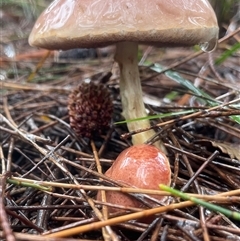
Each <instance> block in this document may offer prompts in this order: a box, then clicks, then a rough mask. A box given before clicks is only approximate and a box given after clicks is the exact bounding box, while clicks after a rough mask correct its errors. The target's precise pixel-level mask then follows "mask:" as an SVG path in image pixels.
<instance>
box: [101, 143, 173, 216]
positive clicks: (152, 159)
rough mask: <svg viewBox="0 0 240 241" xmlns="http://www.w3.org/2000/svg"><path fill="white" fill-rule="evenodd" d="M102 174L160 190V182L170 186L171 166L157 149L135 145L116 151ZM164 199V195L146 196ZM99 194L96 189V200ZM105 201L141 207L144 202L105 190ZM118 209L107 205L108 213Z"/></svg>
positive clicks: (139, 186) (119, 180) (128, 183)
mask: <svg viewBox="0 0 240 241" xmlns="http://www.w3.org/2000/svg"><path fill="white" fill-rule="evenodd" d="M105 175H106V176H107V177H110V178H111V179H113V180H115V181H118V182H119V183H121V184H123V185H127V186H132V187H136V188H144V189H153V190H159V184H165V185H170V183H171V169H170V165H169V161H168V158H167V157H166V155H165V154H164V153H163V152H162V151H160V150H159V149H158V148H156V147H155V146H152V145H146V144H141V145H135V146H131V147H129V148H127V149H125V150H124V151H123V152H121V153H120V154H119V156H118V157H117V159H116V160H115V161H114V163H113V165H112V166H111V167H110V168H109V169H108V170H107V171H106V173H105ZM149 196H151V197H154V198H156V199H158V200H159V201H161V200H163V198H164V197H163V196H159V195H149ZM100 197H101V195H100V192H98V195H97V199H98V200H101V199H100ZM106 200H107V202H108V203H112V204H118V205H124V206H128V207H135V208H140V207H143V206H144V205H143V204H142V203H141V202H140V201H138V200H137V199H136V198H134V197H133V196H130V195H129V194H126V193H122V192H114V191H107V192H106ZM116 211H119V209H117V208H113V207H111V208H109V212H110V213H114V212H116Z"/></svg>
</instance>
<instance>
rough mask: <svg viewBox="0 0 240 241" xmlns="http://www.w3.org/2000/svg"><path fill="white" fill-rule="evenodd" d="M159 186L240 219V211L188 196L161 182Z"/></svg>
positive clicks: (215, 210) (185, 198) (210, 208)
mask: <svg viewBox="0 0 240 241" xmlns="http://www.w3.org/2000/svg"><path fill="white" fill-rule="evenodd" d="M159 188H160V189H161V190H163V191H166V192H169V193H171V194H173V195H174V196H177V197H180V198H182V199H183V200H189V201H192V202H194V203H196V204H198V205H200V206H203V207H205V208H207V209H209V210H211V211H214V212H219V213H222V214H224V215H225V216H227V217H229V218H232V219H235V220H238V221H240V213H239V212H235V211H231V210H229V209H226V208H223V207H220V206H218V205H215V204H212V203H208V202H205V201H203V200H201V199H198V198H195V197H190V196H188V195H187V194H185V193H183V192H180V191H178V190H176V189H174V188H171V187H168V186H165V185H163V184H160V185H159Z"/></svg>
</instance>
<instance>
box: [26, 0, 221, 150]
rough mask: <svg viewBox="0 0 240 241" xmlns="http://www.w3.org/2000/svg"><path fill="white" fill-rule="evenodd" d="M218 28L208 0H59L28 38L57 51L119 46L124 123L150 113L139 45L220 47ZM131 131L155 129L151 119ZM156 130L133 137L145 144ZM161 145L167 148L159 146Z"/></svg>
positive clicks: (135, 124) (137, 123)
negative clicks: (145, 99) (218, 43)
mask: <svg viewBox="0 0 240 241" xmlns="http://www.w3.org/2000/svg"><path fill="white" fill-rule="evenodd" d="M217 38H218V25H217V19H216V16H215V13H214V11H213V9H212V7H211V5H210V4H209V2H208V1H207V0H174V1H173V0H147V1H146V0H131V1H130V0H121V1H119V0H81V1H80V0H79V1H77V0H55V1H53V2H52V3H51V4H50V6H49V7H48V8H47V9H46V10H45V11H44V12H43V13H42V14H41V16H40V17H39V18H38V20H37V22H36V23H35V25H34V27H33V30H32V32H31V34H30V36H29V43H30V45H32V46H37V47H41V48H46V49H49V50H54V49H60V50H61V49H62V50H67V49H72V48H96V47H104V46H108V45H112V44H115V45H116V54H115V60H116V61H117V62H118V65H119V69H120V95H121V101H122V108H123V116H124V117H125V119H127V120H129V119H135V118H140V117H145V116H146V115H147V113H146V109H145V107H144V103H143V99H142V88H141V82H140V78H139V70H138V59H137V54H138V44H147V45H153V46H158V47H162V46H163V47H166V46H170V47H173V46H193V45H195V44H200V45H201V46H202V48H203V49H204V50H207V51H210V50H212V49H214V48H215V45H216V42H217ZM127 125H128V129H129V131H135V130H136V129H139V128H148V127H150V122H149V120H146V119H145V120H139V121H134V122H129V123H127ZM153 135H155V132H154V131H153V130H148V131H145V132H142V133H138V134H136V135H134V136H133V137H132V142H133V144H142V143H145V142H146V141H147V140H149V138H152V137H153ZM155 144H156V145H157V146H161V148H162V149H164V146H163V145H160V143H159V142H158V143H155Z"/></svg>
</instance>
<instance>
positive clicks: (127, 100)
mask: <svg viewBox="0 0 240 241" xmlns="http://www.w3.org/2000/svg"><path fill="white" fill-rule="evenodd" d="M137 57H138V43H135V42H119V43H117V44H116V53H115V61H116V62H117V63H118V65H119V69H120V95H121V101H122V108H123V112H122V115H123V116H124V118H125V119H126V120H131V119H136V118H140V117H145V116H147V113H146V109H145V107H144V103H143V97H142V87H141V81H140V78H139V70H138V59H137ZM127 126H128V130H129V131H130V132H131V131H134V130H137V129H140V128H148V127H150V126H151V125H150V122H149V120H147V119H146V120H141V121H133V122H129V123H127ZM155 134H156V133H155V131H154V130H148V131H144V132H141V133H138V134H135V135H133V136H132V143H133V144H134V145H137V144H143V143H145V142H146V141H147V140H149V139H150V138H152V137H153V136H154V135H155ZM154 145H155V146H157V147H158V148H161V149H162V150H164V151H165V147H164V146H163V144H162V143H160V142H155V143H154Z"/></svg>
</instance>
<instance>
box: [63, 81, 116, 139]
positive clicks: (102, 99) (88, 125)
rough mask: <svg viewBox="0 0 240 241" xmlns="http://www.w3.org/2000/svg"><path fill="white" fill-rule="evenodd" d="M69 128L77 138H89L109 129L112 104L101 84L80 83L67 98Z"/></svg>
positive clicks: (107, 92)
mask: <svg viewBox="0 0 240 241" xmlns="http://www.w3.org/2000/svg"><path fill="white" fill-rule="evenodd" d="M68 113H69V118H70V126H71V127H72V129H73V130H74V131H75V133H76V135H77V136H82V137H88V138H91V137H92V136H93V135H96V134H101V133H102V132H103V131H104V130H106V129H107V128H108V127H109V124H110V121H111V118H112V113H113V103H112V98H111V96H110V92H109V91H108V89H107V88H106V87H105V86H104V85H103V84H94V83H92V82H90V83H82V84H81V85H79V86H78V87H77V88H76V89H74V90H73V91H72V93H71V94H70V95H69V98H68Z"/></svg>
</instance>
